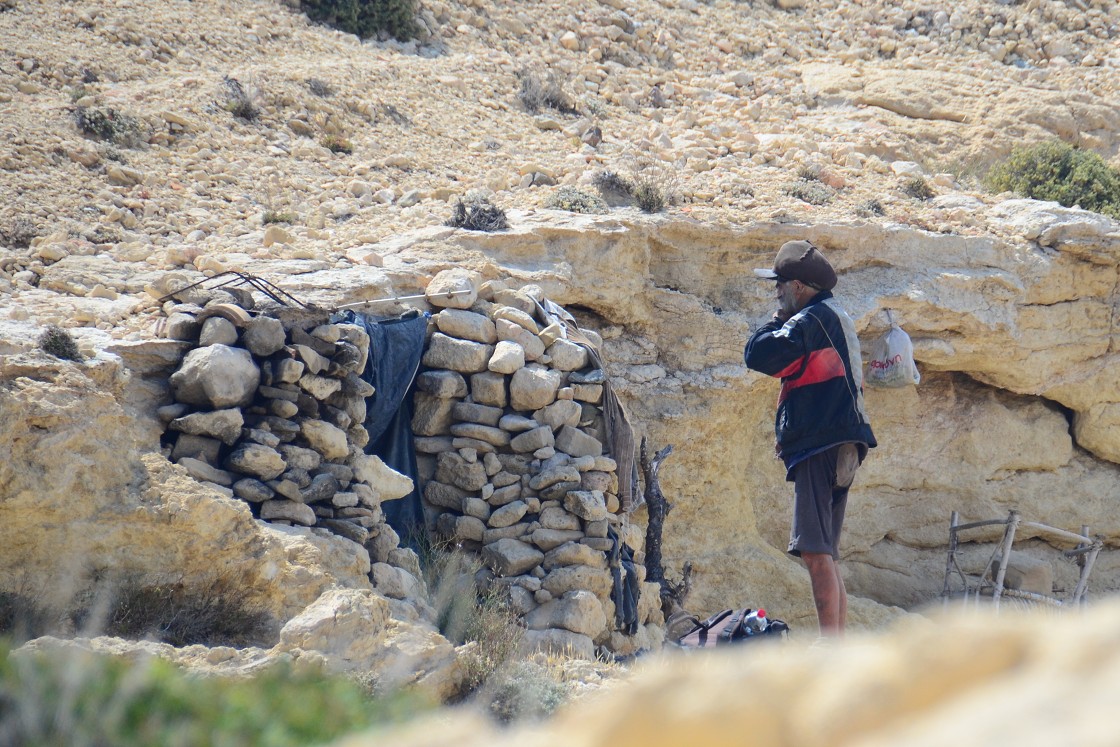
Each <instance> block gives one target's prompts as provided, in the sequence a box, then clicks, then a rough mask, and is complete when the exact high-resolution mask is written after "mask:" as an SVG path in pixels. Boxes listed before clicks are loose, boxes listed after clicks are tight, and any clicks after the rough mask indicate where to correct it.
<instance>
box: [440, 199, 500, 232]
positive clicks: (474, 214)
mask: <svg viewBox="0 0 1120 747" xmlns="http://www.w3.org/2000/svg"><path fill="white" fill-rule="evenodd" d="M446 225H448V226H451V227H452V228H466V229H469V230H471V231H504V230H505V229H507V228H509V221H508V220H506V211H504V210H502V209H501V208H500V207H498V206H497V205H494V204H493V203H491V202H490V200H488V199H486V198H485V197H480V198H474V199H469V200H468V201H466V202H464V201H463V200H459V201H458V202H457V203H456V204H455V209H454V211H453V212H452V214H451V218H449V219H448V221H447V224H446Z"/></svg>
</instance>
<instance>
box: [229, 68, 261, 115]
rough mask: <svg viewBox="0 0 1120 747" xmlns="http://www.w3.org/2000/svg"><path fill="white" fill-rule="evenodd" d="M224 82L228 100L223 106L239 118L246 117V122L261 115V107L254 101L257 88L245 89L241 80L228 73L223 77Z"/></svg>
mask: <svg viewBox="0 0 1120 747" xmlns="http://www.w3.org/2000/svg"><path fill="white" fill-rule="evenodd" d="M222 83H223V85H224V86H225V89H226V102H225V103H224V104H223V105H222V108H223V109H225V110H226V111H227V112H229V113H230V114H232V115H233V116H235V117H237V118H238V119H244V120H245V121H246V122H254V121H256V119H257V117H259V116H260V115H261V110H260V108H258V107H257V105H256V103H254V99H255V98H256V97H257V92H256V91H255V90H249V91H247V90H245V87H244V86H242V85H241V81H239V80H237V78H231V77H229V76H228V75H227V76H226V77H224V78H223V79H222Z"/></svg>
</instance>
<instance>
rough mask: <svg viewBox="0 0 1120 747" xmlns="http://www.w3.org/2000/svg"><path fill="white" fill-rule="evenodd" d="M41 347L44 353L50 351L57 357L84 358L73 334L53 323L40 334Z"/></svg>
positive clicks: (68, 358) (65, 358) (77, 359)
mask: <svg viewBox="0 0 1120 747" xmlns="http://www.w3.org/2000/svg"><path fill="white" fill-rule="evenodd" d="M39 347H40V348H42V350H43V352H44V353H50V354H51V355H53V356H54V357H55V358H62V359H63V360H68V361H80V360H82V354H81V352H80V351H79V350H78V343H77V342H75V341H74V337H73V335H71V334H70V333H69V332H67V331H66V330H64V329H62V328H61V327H57V326H55V325H53V324H52V325H51V326H49V327H47V328H46V329H45V330H43V334H41V335H39Z"/></svg>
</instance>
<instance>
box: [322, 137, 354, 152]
mask: <svg viewBox="0 0 1120 747" xmlns="http://www.w3.org/2000/svg"><path fill="white" fill-rule="evenodd" d="M319 144H320V145H322V146H323V147H324V148H326V149H327V150H329V151H330V152H331V153H345V154H346V155H350V154H351V153H353V152H354V146H353V145H351V144H350V141H349V140H347V139H346V138H344V137H341V136H339V135H324V136H323V139H322V140H320V141H319Z"/></svg>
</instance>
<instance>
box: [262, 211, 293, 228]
mask: <svg viewBox="0 0 1120 747" xmlns="http://www.w3.org/2000/svg"><path fill="white" fill-rule="evenodd" d="M298 218H299V216H297V215H296V214H295V213H290V212H282V211H279V210H265V211H264V215H262V216H261V223H262V224H263V225H266V226H267V225H269V224H270V223H295V222H296V220H298Z"/></svg>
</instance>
